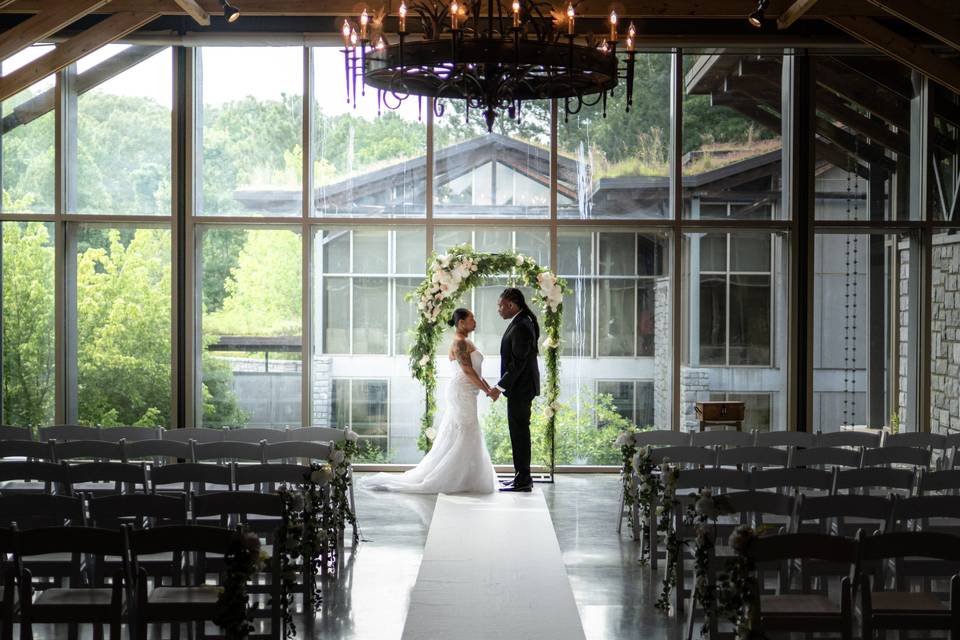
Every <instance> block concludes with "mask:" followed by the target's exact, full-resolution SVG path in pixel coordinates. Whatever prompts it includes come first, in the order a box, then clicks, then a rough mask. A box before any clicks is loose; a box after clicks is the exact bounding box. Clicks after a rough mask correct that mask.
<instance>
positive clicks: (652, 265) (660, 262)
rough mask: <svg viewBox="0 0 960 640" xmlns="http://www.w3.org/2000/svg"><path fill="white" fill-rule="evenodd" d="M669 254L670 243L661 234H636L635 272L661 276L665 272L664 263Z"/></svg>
mask: <svg viewBox="0 0 960 640" xmlns="http://www.w3.org/2000/svg"><path fill="white" fill-rule="evenodd" d="M669 255H670V245H668V244H667V238H666V236H664V235H662V234H658V235H654V234H640V233H638V234H637V274H638V275H641V276H662V275H663V274H664V273H666V272H667V266H666V264H665V263H664V261H665V260H667V259H668V256H669Z"/></svg>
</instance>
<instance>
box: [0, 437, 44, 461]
mask: <svg viewBox="0 0 960 640" xmlns="http://www.w3.org/2000/svg"><path fill="white" fill-rule="evenodd" d="M0 458H26V459H32V460H53V459H54V454H53V443H52V442H37V441H34V440H0Z"/></svg>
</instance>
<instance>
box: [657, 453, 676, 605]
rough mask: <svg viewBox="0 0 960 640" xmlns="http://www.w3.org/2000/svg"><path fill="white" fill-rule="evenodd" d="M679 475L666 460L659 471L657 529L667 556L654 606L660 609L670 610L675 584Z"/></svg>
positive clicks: (674, 467)
mask: <svg viewBox="0 0 960 640" xmlns="http://www.w3.org/2000/svg"><path fill="white" fill-rule="evenodd" d="M679 477H680V468H679V467H676V466H674V465H671V464H668V463H667V461H666V460H664V461H663V465H662V468H661V473H660V480H661V482H662V483H663V492H662V493H661V499H660V504H659V505H657V530H658V531H662V532H663V537H664V541H665V546H666V551H667V558H666V564H667V566H666V567H665V568H664V570H663V581H662V582H661V585H660V596H659V597H658V598H657V602H656V604H654V606H655V607H656V608H657V609H659V610H660V611H664V612H666V611H670V593H671V592H672V591H673V589H674V588H675V587H676V586H677V580H678V576H677V563H678V562H679V560H680V547H681V544H682V543H681V541H680V534H679V533H678V532H677V530H676V527H674V526H673V514H674V510H675V509H676V507H677V505H679V504H680V502H679V501H678V500H677V479H678V478H679Z"/></svg>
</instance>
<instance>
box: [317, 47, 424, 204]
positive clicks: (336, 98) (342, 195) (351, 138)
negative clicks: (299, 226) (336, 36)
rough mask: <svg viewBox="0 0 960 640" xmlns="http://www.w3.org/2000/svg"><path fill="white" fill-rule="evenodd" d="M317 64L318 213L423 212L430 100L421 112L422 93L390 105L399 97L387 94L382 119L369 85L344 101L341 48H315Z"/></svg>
mask: <svg viewBox="0 0 960 640" xmlns="http://www.w3.org/2000/svg"><path fill="white" fill-rule="evenodd" d="M298 51H299V50H298ZM313 61H314V62H313V73H314V86H315V87H316V88H315V91H314V96H313V101H314V113H315V116H314V122H313V130H314V132H313V143H314V153H315V154H316V159H315V161H314V164H313V176H314V182H315V187H314V208H315V210H316V214H317V215H320V216H324V217H331V216H354V217H359V216H371V217H397V216H422V215H424V212H425V206H426V205H425V194H424V184H425V181H424V174H425V171H426V162H427V161H426V153H427V135H426V131H427V126H426V110H425V109H426V103H423V106H424V111H423V112H422V114H421V110H420V109H419V108H418V103H417V98H416V97H411V98H409V99H407V100H405V101H403V102H402V103H401V104H400V107H399V108H398V109H396V110H391V109H390V108H389V107H391V106H394V102H395V98H394V97H393V96H388V97H385V98H384V100H383V101H382V102H381V105H383V106H384V107H387V108H384V109H383V113H382V114H381V115H380V116H379V117H378V116H377V111H378V106H377V96H376V91H373V90H370V89H368V95H367V96H366V97H365V98H358V99H357V104H356V107H353V106H352V105H350V104H349V103H347V102H346V100H344V97H345V95H346V93H345V92H346V89H345V87H344V73H343V53H342V49H341V48H339V47H317V48H314V49H313Z"/></svg>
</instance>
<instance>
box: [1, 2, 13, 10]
mask: <svg viewBox="0 0 960 640" xmlns="http://www.w3.org/2000/svg"><path fill="white" fill-rule="evenodd" d="M16 1H17V0H0V9H5V8H6V7H9V6H10V5H12V4H13V3H14V2H16Z"/></svg>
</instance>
